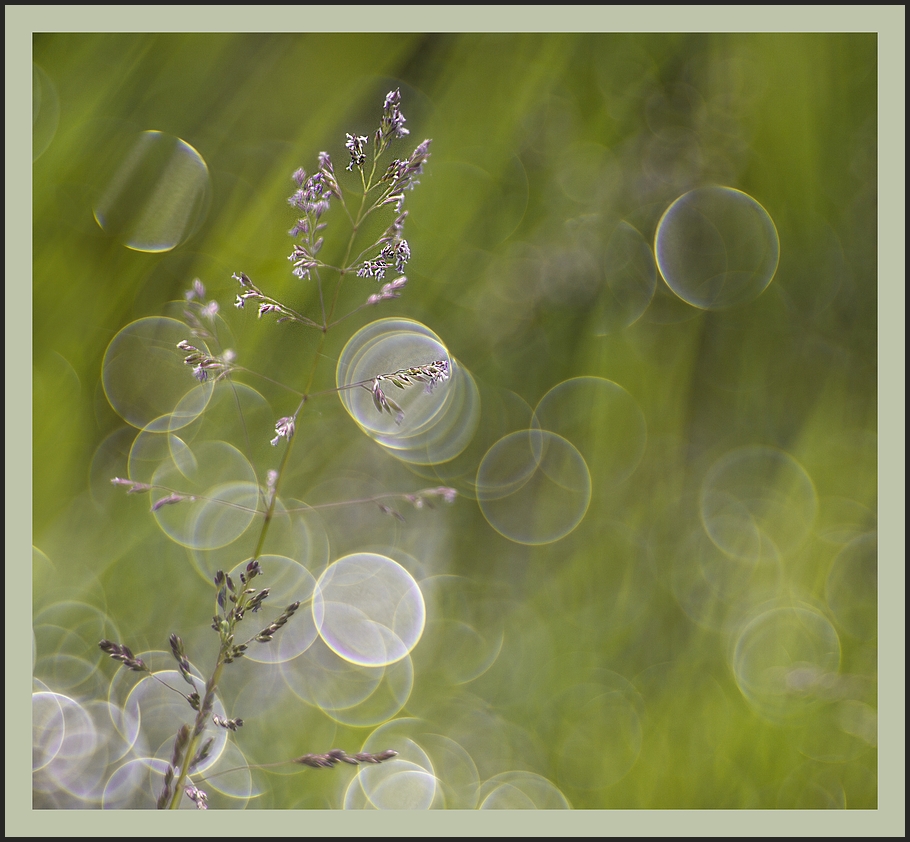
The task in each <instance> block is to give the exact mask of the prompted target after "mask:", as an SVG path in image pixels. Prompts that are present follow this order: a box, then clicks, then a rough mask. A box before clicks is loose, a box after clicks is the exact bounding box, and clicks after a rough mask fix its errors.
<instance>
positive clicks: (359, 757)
mask: <svg viewBox="0 0 910 842" xmlns="http://www.w3.org/2000/svg"><path fill="white" fill-rule="evenodd" d="M397 756H398V752H397V751H393V750H392V749H387V750H386V751H382V752H380V753H379V754H369V753H368V752H365V751H361V752H358V753H357V754H353V755H352V754H347V753H345V752H344V751H342V750H341V749H340V748H333V749H332V750H331V751H327V752H326V753H325V754H304V755H303V756H302V757H295V758H294V761H293V762H294V763H299V764H300V765H301V766H310V767H312V768H313V769H330V768H331V767H332V766H334V765H335V764H336V763H350V764H351V765H352V766H356V765H357V764H358V763H382V762H383V761H385V760H391V759H392V758H393V757H397Z"/></svg>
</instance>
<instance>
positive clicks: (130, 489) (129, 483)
mask: <svg viewBox="0 0 910 842" xmlns="http://www.w3.org/2000/svg"><path fill="white" fill-rule="evenodd" d="M111 484H113V485H122V486H123V487H124V488H126V493H127V494H143V493H145V492H146V491H151V490H152V487H151V486H150V485H146V484H145V483H144V482H133V480H131V479H121V478H120V477H114V478H113V479H112V480H111Z"/></svg>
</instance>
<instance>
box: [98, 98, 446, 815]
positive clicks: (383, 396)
mask: <svg viewBox="0 0 910 842" xmlns="http://www.w3.org/2000/svg"><path fill="white" fill-rule="evenodd" d="M405 122H406V120H405V117H404V115H403V114H402V112H401V94H400V91H398V90H393V91H390V92H389V93H388V94H387V95H386V98H385V101H384V103H383V109H382V115H381V118H380V124H379V127H378V128H377V129H376V131H375V133H374V134H373V135H372V138H370V137H368V136H366V135H357V134H352V133H349V134H347V135H346V138H345V143H344V146H345V149H346V150H347V152H348V154H349V155H350V161H349V163H348V165H347V167H346V170H347V171H348V172H350V173H352V174H353V175H354V177H355V179H356V181H357V182H359V185H358V189H356V190H353V191H352V189H351V188H349V187H346V186H345V185H343V184H342V183H341V182H340V181H339V179H338V177H337V176H336V173H335V168H334V165H333V163H332V160H331V157H330V156H329V154H328V153H326V152H321V153H319V156H318V164H317V167H316V170H315V172H313V173H312V174H310V175H308V174H307V172H306V171H305V170H303V169H298V170H297V171H296V172H295V173H294V174H293V176H292V178H293V181H294V184H295V191H294V193H293V194H292V195H291V196H290V197H289V199H288V202H289V204H290V205H291V207H292V208H293V209H294V210H295V211H296V212H297V213H298V218H297V221H296V223H295V224H294V226H293V228H292V229H291V231H290V232H289V233H290V234H291V236H292V237H294V238H295V243H294V245H293V248H292V250H291V253H290V255H289V258H288V259H289V261H290V262H291V264H292V269H291V272H292V274H293V275H295V276H296V277H297V278H299V279H301V280H311V281H315V284H316V287H317V292H318V308H319V309H318V315H307V314H306V312H303V310H305V309H306V308H302V309H301V308H300V307H297V306H293V307H292V306H290V305H288V304H286V303H284V302H282V301H280V300H278V299H277V298H275V297H273V296H272V295H270V294H269V293H268V292H266V291H265V290H264V289H263V288H262V287H261V286H260V285H258V284H257V283H254V282H253V280H252V279H251V278H250V277H249V275H248V274H246V273H245V272H238V273H235V274H234V275H233V279H234V280H235V281H236V282H237V283H238V284H239V287H240V291H239V292H238V293H237V295H236V298H235V301H234V305H235V307H236V308H238V309H244V308H245V307H246V305H247V304H252V305H254V306H255V308H256V310H257V317H258V318H259V319H262V318H263V317H265V316H275V317H277V318H276V319H275V322H277V323H278V324H281V323H292V324H297V325H301V326H304V327H308V328H315V329H317V330H318V331H320V333H321V336H320V339H319V342H318V343H317V347H316V349H315V352H314V354H313V359H312V362H311V364H310V367H309V372H308V374H307V376H306V378H305V383H304V386H303V389H302V390H299V389H297V388H293V387H291V386H287V385H285V384H283V383H280V382H279V380H277V379H275V378H274V377H273V376H272V375H271V374H269V375H265V374H261V375H258V376H261V377H263V378H264V380H266V381H267V382H270V383H273V384H275V385H276V386H280V387H282V388H284V389H287V390H288V391H290V392H291V393H292V394H294V395H295V396H296V399H297V401H298V403H297V406H296V409H294V410H293V412H291V413H290V414H287V415H284V416H283V417H281V418H279V419H278V421H277V422H276V424H275V435H274V437H273V438H272V439H271V444H272V445H273V446H278V445H279V444H281V443H282V442H283V443H284V447H283V448H282V453H281V456H280V459H279V464H278V465H277V467H275V468H272V469H269V470H268V472H267V480H266V482H265V484H264V486H262V489H261V498H260V499H261V503H260V504H259V505H257V506H256V507H255V508H254V509H253V508H251V507H248V506H241V505H238V504H237V503H235V502H232V501H227V500H225V501H220V500H216V499H213V498H212V497H206V496H201V495H196V494H189V493H187V492H185V491H182V490H180V489H173V488H166V487H164V486H161V485H156V484H152V483H143V482H138V481H135V480H132V479H124V478H120V477H116V478H114V479H113V480H112V483H113V484H114V485H117V486H120V487H122V488H124V489H125V490H126V491H127V493H129V494H139V493H149V492H153V491H154V492H156V493H158V494H161V495H162V496H158V497H157V498H156V499H155V500H154V502H153V503H152V511H153V512H156V513H157V512H158V511H160V510H161V509H162V508H164V507H165V506H171V505H176V504H178V503H185V502H195V501H197V500H200V501H206V502H217V503H223V504H224V505H225V506H227V507H230V508H234V509H240V510H243V511H247V512H252V513H254V514H258V515H260V516H261V522H260V525H259V531H258V537H257V540H256V544H255V549H254V552H253V555H252V558H251V559H250V560H249V561H248V562H247V564H246V566H245V568H244V569H243V571H242V572H241V573H240V574H239V582H237V581H235V580H234V578H233V577H232V576H231V575H229V574H227V573H225V572H224V571H223V570H219V571H218V572H217V573H216V574H215V576H214V578H213V586H214V598H215V613H214V616H213V619H212V629H213V630H214V631H215V633H216V634H217V635H218V641H219V643H218V652H217V655H216V657H215V661H214V665H213V667H212V669H211V672H210V673H209V676H208V678H207V679H205V681H204V687H203V688H202V690H200V689H199V687H198V686H197V681H199V679H197V678H196V677H195V676H194V675H193V674H192V668H191V664H190V660H189V659H188V657H187V654H186V650H185V647H184V643H183V640H182V639H181V638H180V637H179V636H178V635H177V634H171V636H170V638H169V643H170V650H171V654H172V655H173V657H174V660H175V661H176V664H177V671H178V672H179V674H180V676H181V677H182V678H183V680H184V681H185V682H186V683H187V684H189V685H190V686H191V687H192V689H193V692H192V693H191V694H188V695H185V698H186V699H187V700H188V701H189V703H190V705H191V707H192V708H193V710H194V711H195V717H194V718H193V720H192V723H185V724H183V725H181V726H180V727H179V728H178V730H177V732H176V737H175V740H174V745H173V750H172V753H171V757H170V761H169V763H168V766H167V769H166V772H165V775H164V782H163V786H162V789H161V791H160V793H159V795H158V799H157V806H158V808H159V809H176V808H177V807H178V806H179V804H180V800H181V798H182V797H183V796H184V795H186V796H187V797H188V798H189V799H190V800H191V801H193V802H194V803H195V805H196V807H197V808H199V809H207V808H208V796H207V795H206V793H205V792H203V791H202V790H200V789H199V788H198V786H197V783H198V782H199V781H201V780H203V778H202V776H201V774H194V773H195V770H197V769H198V768H199V767H200V766H201V764H203V762H204V761H205V760H207V759H208V758H209V757H210V753H211V749H212V745H213V738H208V739H207V740H203V737H204V734H205V732H206V729H207V727H208V726H209V725H213V726H214V727H216V728H221V729H223V730H226V731H229V732H232V733H236V732H237V731H238V729H240V727H241V726H242V725H243V719H241V718H240V717H233V718H229V717H226V716H221V715H220V714H216V713H214V712H213V711H214V707H215V701H216V695H217V690H218V686H219V684H220V682H221V680H222V676H223V671H224V669H225V667H226V666H228V665H229V664H232V663H234V662H235V661H237V660H238V659H241V658H243V656H244V654H245V653H246V651H247V649H248V648H249V646H250V645H252V644H253V643H258V644H268V643H271V642H272V641H273V640H274V638H275V636H276V635H277V634H278V633H279V632H280V630H281V629H282V628H283V627H284V626H285V625H286V624H287V623H288V622H289V621H291V619H292V618H293V616H294V614H295V613H296V612H297V610H298V609H299V608H300V606H301V602H299V601H296V602H293V603H291V604H290V605H288V606H287V607H286V608H285V609H284V610H283V611H282V612H281V613H280V614H279V615H278V617H276V618H275V619H274V620H273V621H272V622H270V623H268V624H267V625H266V626H264V627H263V628H260V630H259V631H258V632H257V633H256V634H254V635H252V636H251V637H249V638H248V639H247V640H245V641H244V642H238V641H237V639H236V635H237V630H238V626H239V625H240V623H242V622H243V621H244V620H245V619H246V617H247V615H248V614H250V613H253V614H255V613H258V612H259V611H260V610H261V609H262V607H263V604H264V602H265V601H266V599H267V598H268V597H269V594H270V589H269V588H257V587H253V586H252V584H251V583H252V582H253V580H254V579H256V578H257V577H258V576H260V575H262V573H263V570H262V568H261V566H260V562H259V559H260V558H261V556H262V553H263V550H264V548H265V545H266V540H267V537H268V534H269V527H270V524H271V522H272V519H273V516H274V512H275V506H276V502H277V500H278V494H279V490H280V486H281V481H282V479H283V477H284V476H285V473H286V468H287V465H288V464H289V460H290V456H291V452H292V449H293V444H294V441H295V433H296V430H297V426H298V423H299V416H300V413H301V412H302V410H303V408H304V406H305V405H306V404H307V402H308V400H309V398H310V397H313V396H314V394H313V393H311V387H312V385H313V382H314V378H315V375H316V370H317V366H318V363H319V361H320V359H321V358H322V356H323V348H324V342H325V335H326V333H327V332H328V330H329V329H330V328H333V327H334V326H335V325H337V324H338V323H340V322H341V321H343V320H344V319H346V318H348V317H349V316H351V315H353V314H354V313H356V312H359V311H360V310H362V309H363V308H364V307H368V306H375V305H379V304H381V303H383V302H386V301H391V300H394V299H397V298H399V297H400V296H401V294H402V290H403V289H404V287H405V285H406V284H407V280H408V279H407V277H406V276H405V275H404V274H403V273H404V270H405V267H406V265H407V263H408V261H409V260H410V258H411V248H410V245H409V243H408V241H407V240H406V239H405V238H404V226H405V221H406V219H407V216H408V211H407V210H405V209H404V208H403V205H404V201H405V195H406V193H407V191H409V190H412V189H413V188H414V187H415V185H416V184H417V183H418V176H419V175H420V174H421V172H422V171H423V168H424V165H425V164H426V161H427V159H428V157H429V151H428V149H429V144H430V141H429V140H424V141H423V142H422V143H420V144H419V145H418V146H417V147H416V148H415V149H414V150H413V152H412V153H411V154H410V155H408V156H407V157H405V158H401V159H399V158H395V159H393V160H392V161H391V162H390V163H388V164H381V163H380V161H381V159H382V158H383V157H384V155H385V153H386V152H387V151H388V150H389V148H390V147H391V146H392V144H393V143H394V142H395V141H397V140H400V139H402V138H405V137H406V136H407V135H408V134H409V130H408V129H406V128H405ZM371 140H372V143H371ZM352 192H353V194H355V195H357V194H359V201H355V200H352V197H351V193H352ZM333 202H337V203H339V204H340V205H341V207H342V208H343V210H344V214H345V216H346V217H347V221H348V224H349V229H350V230H349V231H348V234H347V242H346V244H345V243H344V241H342V245H343V247H342V248H341V249H340V252H335V253H341V254H343V258H342V260H341V261H340V263H338V265H333V264H331V263H328V262H326V261H324V260H323V259H322V257H321V256H320V255H321V253H322V249H323V246H324V244H325V238H326V236H327V234H328V233H329V232H328V222H327V221H326V220H327V217H326V212H327V211H328V210H329V207H330V205H331V204H332V203H333ZM385 210H391V211H392V213H393V214H394V217H393V218H392V219H391V221H390V222H389V223H388V224H387V225H386V226H385V227H384V230H383V233H382V235H381V236H379V237H378V238H377V239H376V240H375V241H373V242H372V243H371V244H370V245H368V246H366V247H365V248H359V247H358V250H357V251H356V252H355V242H356V241H357V239H358V236H359V235H360V233H361V231H362V230H363V225H364V222H365V220H366V219H367V217H369V216H370V215H371V214H374V213H377V212H380V211H385ZM342 222H343V218H342ZM334 225H335V223H334V222H333V226H334ZM333 230H334V229H333ZM352 255H356V256H354V257H353V258H352ZM392 272H394V273H396V277H394V278H393V279H392V280H387V279H386V276H387V275H388V274H389V273H392ZM332 275H334V281H330V280H329V279H330V278H331V277H332ZM348 278H365V279H372V280H373V281H376V282H378V283H380V284H381V286H380V288H379V291H378V292H374V293H371V294H369V295H368V296H367V297H366V300H365V301H364V303H362V304H360V305H359V306H355V307H354V308H353V309H351V310H350V311H349V312H347V313H345V314H343V315H341V316H336V309H338V305H339V302H340V300H341V299H340V291H341V289H342V286H343V285H345V284H346V282H347V279H348ZM325 293H328V294H325ZM185 298H186V301H185V304H184V307H183V315H184V319H185V323H186V326H187V329H188V331H189V335H190V337H191V338H190V339H184V340H182V341H180V342H179V343H178V345H177V349H178V350H179V351H180V352H181V353H182V354H183V355H184V356H183V362H184V364H185V365H187V366H189V367H190V368H191V369H192V373H193V377H194V378H195V379H196V380H198V381H199V383H200V384H201V383H210V384H213V385H217V384H218V383H220V382H222V381H224V382H227V383H229V384H232V381H233V378H234V376H235V375H238V374H241V373H248V374H253V375H256V374H257V372H254V371H251V370H250V369H247V368H244V367H242V366H240V365H238V364H237V363H236V358H237V354H236V352H235V351H234V350H231V349H225V348H224V347H223V346H222V343H221V342H220V341H219V336H218V332H219V331H218V325H219V323H220V321H221V317H220V316H219V305H218V303H217V302H215V301H207V300H206V293H205V287H204V285H203V283H202V281H201V280H199V279H198V278H196V279H194V280H193V282H192V285H191V287H190V289H189V290H188V291H187V293H186V296H185ZM210 349H213V350H210ZM449 376H450V370H449V363H448V361H447V360H435V361H433V362H429V363H420V362H415V364H414V365H412V366H411V367H408V368H403V369H399V370H397V371H393V372H389V373H380V374H377V375H375V376H374V377H372V378H370V379H369V380H365V381H362V382H360V383H356V384H352V385H350V386H343V387H339V388H338V389H333V390H326V391H325V392H320V393H317V394H329V393H332V392H338V391H339V390H340V389H342V388H344V389H347V388H356V387H362V388H364V389H367V390H368V391H369V392H370V393H371V395H372V398H373V403H374V405H375V407H376V409H377V410H378V411H379V412H388V413H394V414H395V417H396V421H397V422H398V423H401V421H402V419H403V418H404V412H403V410H402V408H401V406H400V405H399V404H398V403H397V402H396V401H395V400H393V399H392V398H391V397H389V394H388V390H389V389H392V388H393V387H394V388H395V389H399V390H405V389H408V388H410V387H412V386H414V385H416V384H420V385H422V386H423V387H424V388H425V390H426V391H427V392H431V391H432V390H433V389H434V388H435V387H436V386H438V385H439V384H441V383H444V382H445V381H447V380H448V379H449ZM231 388H234V386H233V385H231ZM235 394H236V392H235ZM238 406H239V403H238ZM244 430H245V427H244ZM248 439H249V436H248ZM390 497H393V498H399V499H402V500H405V501H407V502H409V503H410V504H412V505H413V506H414V507H415V508H418V509H420V508H422V507H424V506H427V507H431V506H432V500H434V499H436V498H442V499H443V500H445V501H446V502H449V503H451V502H452V501H453V500H454V499H455V497H456V492H455V490H454V489H451V488H447V487H444V486H439V487H436V488H428V489H423V490H421V491H417V492H398V493H393V494H384V495H378V496H373V497H369V498H364V499H359V500H351V501H346V502H345V503H342V504H337V503H332V504H326V505H354V504H362V503H374V504H376V505H378V506H379V508H380V510H381V511H383V512H385V513H388V514H392V515H394V516H395V517H398V518H399V519H402V520H403V518H402V516H401V515H400V513H398V512H397V511H396V510H395V509H393V508H392V507H391V506H389V505H387V504H386V503H385V502H384V500H385V499H388V498H390ZM262 508H264V511H263V510H262ZM313 508H318V506H316V507H313ZM100 646H101V649H102V650H103V651H104V652H106V653H107V654H108V655H109V656H110V657H111V658H112V659H114V660H116V661H118V662H120V663H121V664H122V665H123V666H124V667H126V668H128V669H130V670H133V671H136V672H148V673H150V674H151V676H152V677H153V678H155V677H156V676H155V674H154V673H152V672H151V670H150V668H149V667H148V665H147V664H146V663H145V662H144V661H143V660H142V659H140V658H137V657H136V656H135V655H134V654H133V653H132V651H131V650H130V649H129V648H128V647H126V646H125V645H123V644H118V643H113V642H111V641H108V640H102V641H101V643H100ZM156 680H159V681H160V679H156ZM162 683H163V682H162ZM171 689H174V688H171ZM177 692H179V691H177ZM181 695H184V694H181ZM396 755H397V752H395V751H394V750H391V749H390V750H387V751H384V752H380V753H378V754H371V753H368V752H360V753H356V754H347V753H346V752H344V751H342V750H341V749H332V750H331V751H328V752H326V753H325V754H305V755H302V756H300V757H297V758H295V759H293V760H292V761H284V762H293V763H295V764H298V765H302V766H309V767H312V768H324V767H331V766H334V765H336V764H338V763H345V764H349V765H355V766H356V765H358V764H362V763H382V762H384V761H387V760H390V759H391V758H393V757H395V756H396ZM216 774H222V773H221V772H219V773H216ZM212 777H213V776H212ZM194 778H195V779H196V780H194Z"/></svg>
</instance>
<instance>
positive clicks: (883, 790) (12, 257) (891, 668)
mask: <svg viewBox="0 0 910 842" xmlns="http://www.w3.org/2000/svg"><path fill="white" fill-rule="evenodd" d="M904 9H905V7H904V6H866V5H863V6H825V7H818V6H603V5H601V6H522V7H516V6H437V7H430V6H415V7H399V6H394V7H382V6H329V7H320V6H260V5H254V6H223V5H222V6H217V7H213V6H21V5H18V6H6V7H5V10H6V11H5V18H6V21H5V22H6V243H7V249H6V512H5V514H6V524H7V527H6V570H7V574H6V576H7V583H6V793H5V794H6V836H8V837H22V836H51V837H53V836H57V837H63V838H67V837H77V836H123V835H126V836H177V835H178V834H179V835H180V836H194V835H199V836H214V835H216V834H218V835H220V834H228V835H230V836H231V837H233V838H237V837H242V836H251V837H259V836H268V837H272V838H276V837H282V836H289V837H298V836H300V837H313V836H317V835H319V836H329V835H330V836H333V837H347V836H368V837H371V836H488V835H489V836H535V837H536V836H671V837H672V836H869V837H872V836H887V837H891V836H898V837H902V836H903V835H904V778H905V773H904V697H905V688H904V631H905V629H904V625H905V624H904V597H903V594H904V564H905V552H904V536H903V522H904V419H905V416H904V316H903V314H904V304H903V301H904V285H905V282H906V279H905V272H904V250H903V244H904V239H905V235H904V224H905V221H904V198H905V197H904V143H905V131H904V94H905V90H904V72H905V69H904V26H905V13H904ZM519 10H520V11H519ZM655 22H657V23H659V24H660V27H661V28H660V30H655V29H654V25H655ZM402 24H404V26H406V27H407V29H408V30H409V31H415V32H418V31H419V32H471V31H473V32H490V31H498V32H532V31H533V32H588V31H599V32H653V31H663V32H796V31H800V32H822V31H823V32H876V33H878V45H879V77H878V78H879V92H880V93H879V101H880V103H881V105H880V109H879V170H878V172H879V188H880V193H879V218H878V224H879V258H880V262H879V324H878V331H879V365H880V368H879V384H880V385H879V448H880V451H879V452H880V455H882V454H883V455H884V458H880V460H879V483H880V493H879V507H880V510H879V550H880V559H881V563H880V567H879V588H880V610H879V623H880V633H879V645H880V652H879V664H880V669H879V681H880V692H879V705H880V708H879V723H880V726H879V728H880V740H879V766H880V774H879V800H878V803H879V808H878V809H877V810H872V811H860V810H846V811H831V812H821V811H819V812H808V811H805V812H804V811H798V810H792V811H771V810H769V811H745V810H744V811H721V810H718V811H697V810H691V811H647V810H641V811H616V810H613V811H597V810H585V811H582V810H579V811H573V812H569V813H565V812H492V811H491V812H486V811H476V812H445V813H443V812H437V813H419V814H415V813H403V812H402V813H391V814H389V813H384V814H380V813H375V812H370V813H366V812H353V811H351V812H346V811H306V812H303V811H300V812H297V811H259V810H250V811H246V812H243V811H241V812H215V811H212V812H199V811H181V812H180V819H179V820H177V821H179V824H178V823H177V822H176V821H175V815H176V814H174V813H158V812H154V811H150V812H148V813H144V814H143V815H142V816H141V818H136V817H133V816H131V815H124V813H121V812H116V811H110V812H107V811H100V810H92V811H33V810H32V809H31V803H32V793H31V779H30V777H29V775H28V769H29V768H30V760H29V758H30V756H31V745H30V738H29V734H30V730H31V729H30V727H28V726H29V725H30V722H31V704H30V692H29V690H30V686H31V683H30V673H31V643H30V638H31V634H30V631H29V629H30V628H31V598H30V596H31V573H30V566H29V560H30V559H31V557H32V553H31V543H32V536H31V534H30V523H31V500H32V498H31V470H32V463H31V447H27V446H26V444H30V443H31V440H32V426H31V420H32V419H31V407H32V402H31V370H30V367H25V366H22V365H21V364H19V361H20V360H21V359H22V357H23V353H24V349H26V348H29V347H30V345H31V316H32V312H31V309H32V301H31V296H30V295H25V296H23V295H21V294H17V293H20V292H21V290H22V289H27V290H28V291H29V292H30V290H31V218H32V217H31V212H30V208H31V198H32V197H31V166H30V165H31V134H30V130H29V127H30V126H31V120H30V115H31V79H32V73H31V70H30V63H31V50H32V33H33V32H35V31H40V32H47V31H57V32H116V31H129V32H161V31H168V32H213V31H218V32H257V31H259V32H303V31H331V32H338V31H345V32H349V31H361V32H390V31H401V29H400V26H401V25H402ZM23 561H25V562H26V563H23ZM187 822H188V824H187Z"/></svg>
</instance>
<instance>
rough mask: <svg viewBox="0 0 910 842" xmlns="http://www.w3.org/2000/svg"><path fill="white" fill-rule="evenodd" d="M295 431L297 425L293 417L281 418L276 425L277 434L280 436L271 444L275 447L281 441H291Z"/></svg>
mask: <svg viewBox="0 0 910 842" xmlns="http://www.w3.org/2000/svg"><path fill="white" fill-rule="evenodd" d="M295 429H296V424H295V422H294V418H293V416H290V415H288V416H286V417H285V418H279V419H278V421H277V423H276V424H275V432H276V433H278V435H277V436H275V438H273V439H272V440H271V442H270V444H271V445H272V447H275V446H276V445H277V444H278V442H279V441H280V440H281V439H290V438H291V437H292V436H293V435H294V430H295Z"/></svg>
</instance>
